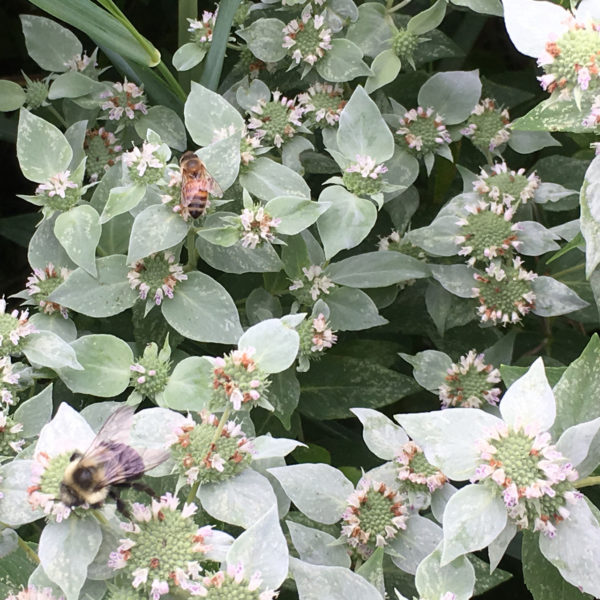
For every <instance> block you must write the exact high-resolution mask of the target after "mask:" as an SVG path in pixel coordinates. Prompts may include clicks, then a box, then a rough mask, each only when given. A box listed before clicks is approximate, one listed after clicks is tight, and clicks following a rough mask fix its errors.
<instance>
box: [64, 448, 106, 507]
mask: <svg viewBox="0 0 600 600" xmlns="http://www.w3.org/2000/svg"><path fill="white" fill-rule="evenodd" d="M103 481H104V469H103V467H102V466H100V465H98V464H94V462H93V461H90V460H85V459H82V455H81V454H80V453H79V452H75V453H73V455H72V456H71V462H69V464H68V465H67V468H66V469H65V473H64V476H63V480H62V482H61V484H60V500H61V502H62V503H63V504H65V505H66V506H69V507H73V506H81V505H82V504H86V503H87V504H89V505H90V506H92V507H94V506H99V505H100V504H102V502H104V500H106V497H107V496H108V492H109V489H110V488H109V486H108V485H106V484H105V483H103Z"/></svg>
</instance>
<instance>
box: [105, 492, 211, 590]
mask: <svg viewBox="0 0 600 600" xmlns="http://www.w3.org/2000/svg"><path fill="white" fill-rule="evenodd" d="M178 505H179V500H178V499H177V497H175V496H173V495H172V494H170V493H167V494H165V495H164V496H161V498H160V500H155V499H153V500H152V505H151V506H146V505H143V504H137V503H134V504H133V508H132V517H133V519H132V523H123V524H122V525H121V527H122V528H123V530H124V531H125V536H126V537H125V538H123V539H121V540H120V542H121V543H120V546H119V547H118V548H117V549H116V550H115V551H114V552H112V553H111V554H110V558H109V561H108V566H110V567H112V568H113V569H115V570H118V571H121V572H122V573H123V574H125V575H126V576H127V577H128V578H129V579H130V581H131V585H132V586H133V588H135V589H137V590H140V591H143V592H145V594H146V597H151V598H152V599H153V600H159V598H160V597H161V596H163V595H165V594H168V593H173V592H174V591H175V590H177V589H178V588H179V589H180V590H183V591H187V592H188V593H190V594H191V595H202V594H199V593H198V591H201V589H202V586H201V582H200V579H201V577H200V570H201V567H200V564H199V562H198V561H201V560H203V559H204V558H205V555H206V553H207V552H208V551H209V550H210V549H211V544H210V541H211V537H212V535H213V532H212V526H206V527H200V528H199V527H198V526H197V525H196V523H195V522H194V513H195V512H196V511H197V507H196V505H195V504H184V506H183V508H182V509H179V508H178Z"/></svg>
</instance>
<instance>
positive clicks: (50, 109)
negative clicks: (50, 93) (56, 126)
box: [48, 104, 68, 129]
mask: <svg viewBox="0 0 600 600" xmlns="http://www.w3.org/2000/svg"><path fill="white" fill-rule="evenodd" d="M48 110H49V111H50V112H51V113H52V114H53V115H54V116H55V117H56V118H57V119H58V120H59V121H60V123H61V125H62V126H63V127H64V128H65V129H66V128H67V127H68V125H67V122H66V121H65V119H64V117H63V116H62V115H61V114H60V113H59V112H58V111H57V110H56V109H55V108H54V106H52V104H51V105H50V106H49V107H48Z"/></svg>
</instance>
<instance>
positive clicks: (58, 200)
mask: <svg viewBox="0 0 600 600" xmlns="http://www.w3.org/2000/svg"><path fill="white" fill-rule="evenodd" d="M70 177H71V171H68V170H67V171H62V172H61V173H57V174H56V175H54V176H52V177H50V179H49V180H48V181H45V182H44V183H40V185H38V186H37V188H36V189H35V193H36V195H38V196H43V198H44V203H45V204H47V205H48V206H50V207H51V208H53V209H55V210H69V209H70V208H72V207H73V206H75V204H76V203H77V201H78V200H79V195H80V192H79V186H78V185H77V184H76V183H75V182H74V181H72V180H71V179H70Z"/></svg>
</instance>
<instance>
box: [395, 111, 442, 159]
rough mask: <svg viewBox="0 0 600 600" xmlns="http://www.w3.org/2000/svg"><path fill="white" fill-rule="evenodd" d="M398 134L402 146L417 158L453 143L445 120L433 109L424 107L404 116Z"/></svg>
mask: <svg viewBox="0 0 600 600" xmlns="http://www.w3.org/2000/svg"><path fill="white" fill-rule="evenodd" d="M396 134H398V135H399V136H400V141H401V143H402V145H403V146H405V147H406V148H407V149H408V150H409V151H410V152H411V153H412V154H414V155H415V156H417V157H422V156H426V155H428V154H431V153H434V152H437V151H438V150H440V148H442V147H443V146H446V145H447V144H449V143H450V142H451V141H452V138H451V137H450V134H449V133H448V130H447V129H446V125H445V124H444V119H443V118H442V117H441V116H440V115H438V114H435V111H434V110H433V108H423V107H422V106H419V107H417V108H416V109H414V108H413V109H411V110H409V111H408V112H406V113H405V114H404V117H403V118H401V119H400V127H399V128H398V129H397V130H396Z"/></svg>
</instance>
